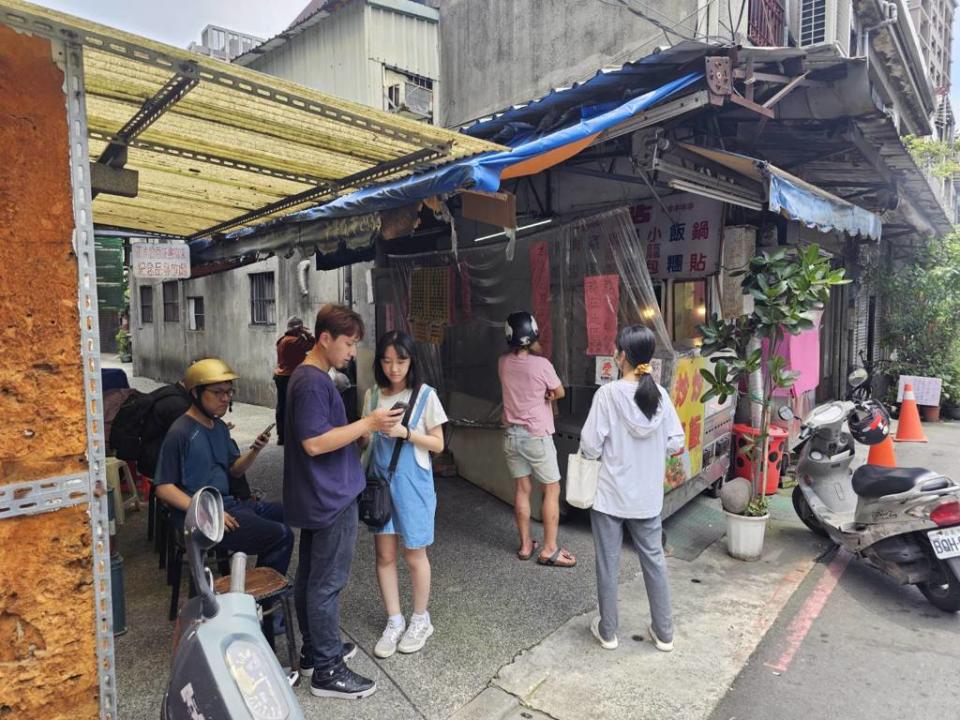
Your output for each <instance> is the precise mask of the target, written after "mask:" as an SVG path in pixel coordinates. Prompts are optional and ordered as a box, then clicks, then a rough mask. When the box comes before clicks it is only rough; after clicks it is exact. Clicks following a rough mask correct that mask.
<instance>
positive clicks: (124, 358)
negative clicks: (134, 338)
mask: <svg viewBox="0 0 960 720" xmlns="http://www.w3.org/2000/svg"><path fill="white" fill-rule="evenodd" d="M114 338H115V339H116V341H117V355H119V356H120V362H124V363H128V362H131V361H132V360H133V355H132V354H131V353H130V333H129V332H128V331H127V330H125V329H124V328H120V329H119V330H117V334H116V335H115V336H114Z"/></svg>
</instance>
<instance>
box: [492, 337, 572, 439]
mask: <svg viewBox="0 0 960 720" xmlns="http://www.w3.org/2000/svg"><path fill="white" fill-rule="evenodd" d="M499 372H500V386H501V387H502V388H503V419H504V422H506V423H507V424H508V425H520V426H521V427H525V428H526V429H527V431H528V432H529V433H530V434H531V435H533V436H534V437H544V436H546V435H553V433H554V427H553V407H552V406H551V405H550V403H549V402H547V391H548V390H556V389H557V388H558V387H560V386H561V385H562V384H563V383H561V382H560V378H559V377H557V371H556V370H554V369H553V364H552V363H551V362H550V361H549V360H547V359H546V358H544V357H539V356H538V355H531V354H529V353H524V354H515V353H508V354H506V355H503V356H501V358H500V365H499Z"/></svg>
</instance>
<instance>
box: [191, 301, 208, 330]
mask: <svg viewBox="0 0 960 720" xmlns="http://www.w3.org/2000/svg"><path fill="white" fill-rule="evenodd" d="M187 322H188V323H189V327H190V329H191V330H203V329H204V327H205V325H204V320H203V298H202V297H201V296H199V295H197V296H195V297H188V298H187Z"/></svg>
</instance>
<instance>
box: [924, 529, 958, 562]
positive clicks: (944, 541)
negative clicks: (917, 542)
mask: <svg viewBox="0 0 960 720" xmlns="http://www.w3.org/2000/svg"><path fill="white" fill-rule="evenodd" d="M927 537H928V538H930V544H931V545H932V546H933V552H934V554H935V555H936V556H937V557H938V558H940V559H941V560H946V559H947V558H952V557H958V556H960V525H958V526H956V527H950V528H944V529H943V530H931V531H930V532H928V533H927Z"/></svg>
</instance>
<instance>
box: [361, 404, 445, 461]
mask: <svg viewBox="0 0 960 720" xmlns="http://www.w3.org/2000/svg"><path fill="white" fill-rule="evenodd" d="M428 391H429V394H428V395H427V399H426V405H424V408H423V413H422V414H421V415H420V419H419V420H418V421H417V424H416V425H413V426H412V427H411V428H410V429H411V430H413V431H414V432H418V433H427V432H429V431H430V430H433V429H434V428H435V427H439V426H440V425H443V424H444V423H445V422H447V413H446V412H444V410H443V405H441V404H440V398H438V397H437V391H436V390H434V389H433V388H432V387H430V386H429V385H421V386H420V392H419V393H417V406H418V407H419V406H420V404H421V403H423V402H424V399H423V396H424V393H427V392H428ZM410 392H411V391H410V389H409V388H408V389H407V390H404V391H403V392H401V393H398V394H396V395H385V394H384V392H383V388H378V389H377V396H378V399H379V402H378V403H377V408H392V407H393V406H394V405H396V404H397V403H398V402H402V403H409V402H410ZM372 395H373V388H371V389H370V390H367V392H366V394H365V395H364V396H363V417H366V416H367V415H369V414H370V413H371V412H373V411H374V410H375V409H377V408H371V407H370V398H371V397H372ZM417 409H418V408H417V407H415V408H414V409H413V411H412V412H414V413H415V412H416V411H417ZM413 451H414V456H415V457H416V458H417V464H418V465H419V466H420V467H422V468H424V469H426V470H429V469H430V468H431V467H432V465H431V464H430V453H429V451H427V450H424V449H423V448H421V447H417V446H416V445H414V448H413Z"/></svg>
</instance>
